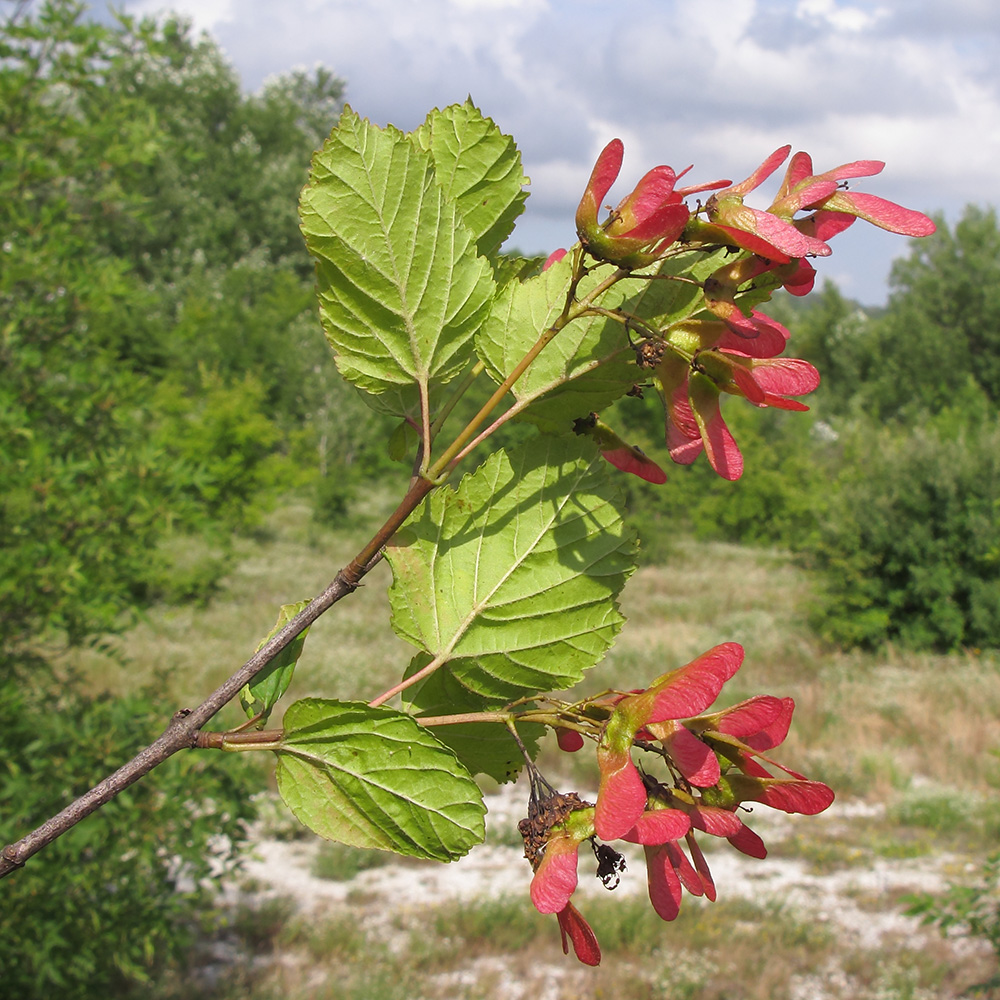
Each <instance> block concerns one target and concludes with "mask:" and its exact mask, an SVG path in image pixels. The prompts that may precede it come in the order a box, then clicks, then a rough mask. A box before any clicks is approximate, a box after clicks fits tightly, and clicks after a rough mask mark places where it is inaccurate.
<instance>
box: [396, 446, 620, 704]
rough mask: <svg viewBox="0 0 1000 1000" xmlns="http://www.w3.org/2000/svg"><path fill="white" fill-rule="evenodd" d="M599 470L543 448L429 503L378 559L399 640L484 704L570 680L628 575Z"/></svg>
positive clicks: (614, 498) (581, 456)
mask: <svg viewBox="0 0 1000 1000" xmlns="http://www.w3.org/2000/svg"><path fill="white" fill-rule="evenodd" d="M608 468H609V467H608V465H607V463H606V462H605V461H604V460H603V459H602V458H601V457H600V455H599V453H598V450H597V448H596V446H595V445H594V444H593V442H591V441H589V440H585V439H582V438H578V437H573V436H571V435H568V436H566V437H559V438H557V437H550V436H542V437H540V438H537V439H534V440H532V441H530V442H528V443H527V444H526V445H524V446H521V447H519V448H517V449H515V450H512V451H510V452H507V451H499V452H496V453H495V454H494V455H492V456H491V457H490V459H489V460H488V461H487V462H486V463H485V464H484V465H483V466H482V467H480V468H479V469H478V470H477V471H476V472H475V473H474V474H473V475H470V476H466V477H465V478H464V479H463V480H462V482H461V484H460V485H459V487H458V489H457V490H453V489H451V488H450V487H442V488H441V489H438V490H436V491H435V492H434V493H432V494H431V495H430V496H429V497H428V498H427V499H426V500H424V502H423V503H422V504H421V506H420V507H418V508H417V510H416V511H415V512H414V514H413V515H412V516H411V518H410V519H409V520H408V521H407V522H406V524H405V525H404V526H403V528H402V529H401V530H400V531H398V532H397V533H396V535H395V536H394V537H393V540H392V542H391V543H390V544H389V546H388V548H387V550H386V555H387V557H388V559H389V561H390V563H391V565H392V569H393V577H394V579H393V584H392V586H391V587H390V590H389V599H390V603H391V605H392V626H393V628H394V629H395V631H396V633H397V634H398V635H399V636H401V637H402V638H404V639H406V640H407V641H409V642H411V643H413V644H414V645H415V646H417V647H418V648H419V649H422V650H424V651H425V652H426V653H429V654H430V655H431V657H433V658H437V659H440V660H441V661H442V662H443V663H445V664H447V665H446V666H445V667H442V668H441V669H446V670H448V671H449V672H450V673H451V674H452V675H453V676H454V677H455V678H456V679H457V680H458V681H459V682H460V683H461V684H463V685H464V686H465V687H467V688H469V689H470V690H471V691H474V692H476V693H477V694H480V695H483V696H484V697H486V698H489V699H498V700H500V701H510V700H513V699H515V698H517V697H520V696H521V695H524V694H531V693H535V692H538V691H548V690H555V689H559V688H563V687H568V686H570V685H571V684H575V683H576V682H577V681H579V680H580V679H581V677H582V676H583V671H584V670H587V669H588V668H590V667H592V666H593V665H594V664H595V663H597V662H598V661H599V660H600V659H601V658H602V657H603V656H604V654H605V653H606V652H607V650H608V649H609V648H610V646H611V643H612V642H613V641H614V637H615V636H616V635H617V633H618V630H619V629H620V628H621V625H622V623H623V621H624V618H623V616H622V614H621V612H620V611H619V610H618V605H617V601H616V598H617V596H618V594H619V592H620V591H621V588H622V587H623V586H624V584H625V580H626V579H627V577H628V576H629V574H630V573H631V572H632V571H633V569H634V568H635V539H634V535H633V532H632V531H631V529H629V528H626V526H625V524H624V522H623V519H622V518H623V502H622V498H621V494H620V492H619V490H618V488H617V486H615V485H614V484H613V483H612V481H611V479H610V476H609V474H608Z"/></svg>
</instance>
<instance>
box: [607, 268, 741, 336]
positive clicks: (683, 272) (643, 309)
mask: <svg viewBox="0 0 1000 1000" xmlns="http://www.w3.org/2000/svg"><path fill="white" fill-rule="evenodd" d="M731 259H732V254H731V253H730V251H728V250H726V249H722V250H718V251H716V252H715V253H711V254H706V253H703V252H701V251H695V250H692V251H690V252H687V253H680V254H675V255H674V256H671V257H667V258H666V259H665V260H663V261H661V262H660V263H659V264H658V265H656V266H655V267H654V268H652V269H651V270H652V271H653V272H654V273H656V274H658V275H660V277H658V278H656V279H655V280H652V281H643V282H642V283H641V285H640V287H639V289H638V291H637V292H636V293H635V294H632V295H631V297H630V298H629V299H628V301H627V302H625V303H624V305H623V306H622V308H623V309H624V310H626V311H627V312H629V313H632V314H633V315H634V316H638V317H639V318H640V319H644V320H645V321H646V322H647V323H650V324H652V325H653V326H655V327H658V328H660V329H661V330H662V329H664V328H665V327H667V326H669V325H670V324H671V323H677V322H679V321H680V320H682V319H686V318H687V317H688V316H690V315H691V314H692V313H693V312H694V311H695V310H696V309H699V308H700V307H701V305H702V289H701V286H700V285H698V284H693V283H692V280H693V281H694V282H703V281H704V280H705V279H706V278H707V277H709V276H710V275H711V274H713V273H714V272H715V271H717V270H718V269H719V268H720V267H722V265H723V264H724V263H726V261H727V260H731ZM674 276H677V277H681V278H686V279H692V280H687V281H671V280H669V279H670V277H674Z"/></svg>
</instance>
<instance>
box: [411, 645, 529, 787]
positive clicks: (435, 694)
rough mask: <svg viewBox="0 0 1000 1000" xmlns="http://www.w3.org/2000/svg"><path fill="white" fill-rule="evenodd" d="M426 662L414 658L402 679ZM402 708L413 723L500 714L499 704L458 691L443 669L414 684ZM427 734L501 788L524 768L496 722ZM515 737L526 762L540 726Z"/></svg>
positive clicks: (423, 656) (524, 726) (523, 727)
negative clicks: (415, 720)
mask: <svg viewBox="0 0 1000 1000" xmlns="http://www.w3.org/2000/svg"><path fill="white" fill-rule="evenodd" d="M429 662H430V656H428V654H427V653H417V655H416V656H415V657H414V658H413V660H412V661H411V662H410V666H409V667H408V668H407V670H406V673H405V675H404V676H406V677H410V676H412V675H413V674H415V673H416V672H417V671H418V670H420V669H421V668H423V667H425V666H427V664H428V663H429ZM403 701H404V704H405V705H406V707H407V708H408V709H409V710H411V711H414V710H416V715H417V718H428V717H431V716H439V715H458V714H460V713H462V714H464V713H466V712H488V711H492V710H496V709H501V708H503V707H504V706H503V702H502V701H497V700H496V699H489V698H484V697H483V696H482V695H478V694H474V693H473V692H472V691H470V690H469V689H468V688H465V687H463V686H462V685H461V684H459V682H458V681H457V680H455V678H454V676H453V675H452V674H451V672H450V671H448V670H447V669H443V670H436V671H435V672H434V673H432V674H431V675H430V676H429V677H427V678H426V679H425V680H423V681H421V682H420V683H419V684H416V685H414V686H413V687H412V688H408V689H407V690H406V691H405V692H404V693H403ZM428 728H429V729H430V731H431V732H432V733H433V734H434V735H435V736H436V737H437V738H438V739H439V740H440V741H441V742H442V743H443V744H444V745H445V746H447V747H450V748H451V749H452V750H454V752H455V756H456V757H458V759H459V760H460V761H461V762H462V763H463V764H464V765H465V767H466V768H467V769H468V771H469V773H470V774H488V775H489V776H490V777H491V778H493V780H494V781H498V782H500V783H501V784H503V783H504V782H506V781H513V780H514V779H515V778H516V777H517V775H518V773H519V772H520V770H521V768H522V767H523V766H524V756H523V755H522V753H521V750H520V748H519V747H518V745H517V744H516V743H515V742H514V738H513V736H511V734H510V730H508V729H507V727H506V726H505V725H503V724H502V723H498V722H460V723H457V724H454V725H446V726H429V727H428ZM517 733H518V736H520V738H521V742H522V743H524V745H525V748H526V749H527V750H528V752H529V753H530V754H531V757H532V759H534V757H535V755H536V754H537V753H538V741H539V740H540V739H541V738H542V736H544V735H545V726H541V725H538V724H537V723H518V726H517Z"/></svg>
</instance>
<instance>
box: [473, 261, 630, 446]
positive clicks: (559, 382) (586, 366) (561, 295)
mask: <svg viewBox="0 0 1000 1000" xmlns="http://www.w3.org/2000/svg"><path fill="white" fill-rule="evenodd" d="M613 273H614V268H613V267H611V266H610V265H607V266H602V267H599V268H597V269H596V270H595V271H594V272H593V273H592V274H591V275H589V276H588V277H586V278H584V280H583V281H581V283H580V286H579V288H578V292H577V294H578V297H579V296H582V295H585V294H586V293H587V291H588V290H589V289H591V288H593V287H594V286H595V285H596V284H598V283H599V282H600V281H602V280H604V279H605V278H607V277H608V276H609V275H611V274H613ZM570 276H571V264H570V258H569V257H568V256H567V257H565V258H563V260H561V261H559V262H557V263H555V264H553V265H552V266H551V267H550V268H549V269H548V270H547V271H544V272H542V273H541V274H539V275H536V276H535V277H534V278H529V279H528V280H527V281H524V282H511V283H510V284H507V285H505V286H504V287H503V288H502V289H501V290H500V292H499V294H498V295H497V298H496V301H495V302H494V304H493V309H492V311H491V313H490V316H489V319H488V320H487V321H486V323H485V324H484V325H483V327H482V329H481V330H480V331H479V334H478V335H477V337H476V350H477V352H478V354H479V356H480V358H482V360H483V361H484V362H485V364H486V369H487V371H488V372H489V374H490V376H491V377H492V378H493V379H494V380H495V381H497V382H501V381H503V379H504V377H505V376H506V374H507V372H509V371H510V370H511V369H512V368H513V367H514V366H515V365H516V364H517V362H519V361H520V360H521V358H523V357H524V355H525V354H526V353H527V351H528V349H529V348H530V347H531V346H532V345H533V344H534V343H535V341H536V340H537V339H538V337H539V335H540V334H541V333H542V332H543V331H544V330H547V329H548V328H549V327H550V326H551V325H552V324H553V323H554V322H555V321H556V319H558V317H559V315H560V314H561V312H562V310H563V306H564V304H565V301H566V293H567V291H568V290H569V286H570ZM642 284H644V283H642ZM642 284H640V283H639V282H638V281H637V280H636V279H634V278H629V279H625V280H623V281H620V282H618V283H617V284H616V285H615V286H614V287H613V288H612V289H611V290H610V291H609V292H607V293H606V294H605V295H604V296H603V297H602V298H601V300H600V303H599V304H600V305H601V306H602V307H604V308H606V309H614V308H616V307H617V306H619V305H620V304H621V303H622V301H623V299H624V298H625V297H626V295H629V294H632V295H634V294H637V293H638V292H639V291H641V289H642ZM634 362H635V355H634V354H633V352H632V350H631V348H630V346H629V342H628V337H627V336H626V334H625V330H624V327H623V325H622V324H621V323H620V322H616V321H615V320H611V319H607V318H606V317H604V316H584V317H581V318H580V319H576V320H574V321H573V322H572V323H569V324H568V325H567V326H566V327H564V328H563V329H562V330H560V331H559V333H558V334H557V335H556V336H555V337H554V338H553V340H552V342H551V343H549V344H548V345H546V347H545V349H544V350H543V351H542V353H541V354H540V355H539V356H538V358H537V359H536V360H535V361H534V362H533V363H532V365H531V367H530V369H529V370H528V371H527V372H525V374H524V375H522V376H521V378H520V379H518V381H517V382H516V383H515V384H514V388H513V393H514V396H515V398H516V399H517V400H518V401H531V402H532V403H533V405H532V406H531V408H530V409H529V411H528V413H526V414H525V416H526V417H528V418H529V419H534V420H536V422H538V423H539V424H540V425H541V426H542V427H543V428H545V429H549V430H567V429H568V428H569V425H570V424H571V423H572V421H573V420H574V419H575V418H576V417H581V416H586V414H588V413H590V412H591V411H592V410H602V409H604V408H605V407H606V406H608V405H609V404H610V403H613V402H614V401H615V400H616V399H618V398H619V397H621V396H623V395H625V393H626V392H628V390H629V389H630V388H631V387H632V386H633V385H634V384H635V382H636V381H638V380H639V375H640V373H639V372H638V370H637V369H636V366H635V363H634ZM542 397H544V399H543V398H542Z"/></svg>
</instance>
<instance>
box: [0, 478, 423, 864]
mask: <svg viewBox="0 0 1000 1000" xmlns="http://www.w3.org/2000/svg"><path fill="white" fill-rule="evenodd" d="M427 487H428V489H429V488H430V484H427ZM417 492H419V491H415V490H414V489H413V488H411V490H410V492H409V493H407V496H406V499H404V501H403V503H402V504H400V506H399V508H397V509H396V510H395V511H394V512H393V514H392V515H391V516H390V518H389V520H388V521H386V523H385V525H383V526H382V528H380V529H379V531H378V532H377V533H376V534H375V535H374V536H373V538H372V541H371V542H369V544H368V545H367V546H366V547H365V548H364V549H363V550H362V553H360V554H359V556H358V558H357V559H355V560H353V561H352V562H351V563H350V565H349V566H347V567H346V568H345V569H342V570H341V571H340V572H339V573H338V574H337V575H336V577H335V578H334V580H333V582H332V583H331V584H330V585H329V586H328V587H327V588H326V590H324V591H323V593H322V594H320V595H319V596H318V597H315V598H313V600H312V601H311V602H310V603H309V604H308V605H307V606H306V607H305V608H303V609H302V611H301V612H300V613H299V614H297V615H296V616H295V617H294V618H293V619H292V620H291V621H290V622H289V623H288V624H287V625H286V626H285V627H284V628H283V629H282V630H281V631H280V632H278V633H277V635H275V636H274V637H273V638H271V639H270V640H269V641H268V642H266V643H265V644H264V645H263V646H261V648H260V649H259V650H257V652H256V653H254V654H253V656H251V657H250V659H249V660H247V661H246V663H244V664H243V666H242V667H240V669H239V670H237V671H236V673H234V674H233V675H232V676H231V677H229V678H228V679H227V680H226V681H224V682H223V683H222V684H220V685H219V687H217V688H216V689H215V690H214V691H213V692H212V693H211V694H210V695H209V696H208V697H207V698H206V699H205V700H204V701H203V702H202V703H201V704H200V705H199V706H198V707H197V708H194V709H181V711H179V712H177V713H176V714H175V715H174V717H173V718H172V719H171V720H170V724H169V725H168V726H167V728H166V729H165V730H164V731H163V733H162V734H161V735H160V737H159V738H158V739H156V740H155V741H154V742H153V743H151V744H150V745H149V746H147V747H146V748H145V749H143V750H140V751H139V753H137V754H136V755H135V757H133V758H132V759H131V760H130V761H129V762H128V763H127V764H124V765H122V766H121V767H120V768H118V770H117V771H115V772H114V774H111V775H109V776H108V777H107V778H105V779H104V780H103V781H101V782H99V783H98V784H97V785H95V786H94V787H93V788H91V789H90V791H88V792H84V794H83V795H81V796H80V797H79V798H78V799H76V800H74V801H73V802H71V803H70V804H69V805H68V806H67V807H66V808H65V809H63V810H62V812H59V813H57V814H56V815H55V816H53V817H52V818H51V819H48V820H46V821H45V822H44V823H43V824H42V825H41V826H39V827H38V828H37V829H35V830H32V832H31V833H29V834H28V835H27V836H26V837H22V838H21V839H20V840H18V841H17V842H16V843H13V844H8V845H7V846H6V847H4V848H3V850H2V851H0V878H3V877H4V876H5V875H9V874H10V873H11V872H12V871H15V870H16V869H18V868H23V867H24V864H25V862H26V861H27V860H28V859H29V858H30V857H31V856H32V855H34V854H37V853H38V852H39V851H40V850H41V849H42V848H43V847H45V846H46V845H47V844H51V843H52V841H53V840H55V839H56V838H57V837H61V836H62V835H63V834H64V833H66V832H67V831H68V830H70V829H72V828H73V827H74V826H76V824H77V823H79V822H80V820H82V819H85V818H86V817H87V816H89V815H90V814H91V813H92V812H95V811H96V810H98V809H100V808H101V806H103V805H106V804H107V803H108V802H110V801H111V800H112V799H113V798H114V797H115V796H116V795H117V794H118V793H119V792H122V791H124V790H125V789H126V788H128V786H129V785H131V784H134V783H135V782H136V781H138V780H139V779H140V778H142V777H143V776H144V775H146V774H149V772H150V771H152V770H153V768H154V767H156V766H157V765H159V764H162V763H163V762H164V761H165V760H166V759H167V758H168V757H172V756H173V755H174V754H175V753H177V751H178V750H187V749H191V748H193V747H194V746H195V745H196V743H197V740H198V732H199V730H200V729H201V727H202V726H204V725H205V724H206V723H208V721H209V720H210V719H211V718H212V716H214V715H215V714H216V712H218V711H219V710H220V709H221V708H222V707H223V706H224V705H226V704H228V703H229V702H230V701H232V699H233V698H235V697H236V695H238V694H239V692H240V690H241V689H242V688H243V685H244V684H247V683H248V682H249V681H251V680H252V679H253V678H254V676H256V674H258V673H259V672H260V671H261V670H263V669H264V667H266V666H267V665H268V663H270V662H271V660H273V659H274V657H275V656H277V655H278V653H280V652H281V650H282V649H284V648H285V646H287V645H288V644H289V643H290V642H291V641H292V640H293V639H294V638H295V637H296V636H297V635H298V634H299V633H300V632H301V631H302V630H303V629H304V628H306V626H308V625H311V624H312V623H313V622H314V621H316V619H317V618H319V617H320V615H322V614H323V613H324V612H325V611H328V610H329V609H330V608H331V607H333V605H334V604H336V603H337V601H339V600H340V599H341V598H343V597H346V596H347V595H348V594H351V593H353V592H354V591H355V590H357V587H358V582H359V581H360V580H361V578H362V577H364V576H365V575H366V574H367V573H368V572H369V571H370V570H371V569H373V568H374V567H375V565H376V564H377V563H378V562H379V561H380V560H381V558H382V546H383V545H384V544H385V542H386V541H387V540H388V538H389V537H390V536H391V535H392V532H393V531H395V529H396V527H398V525H399V524H401V523H402V521H403V520H405V519H406V517H407V516H408V515H409V514H410V513H411V512H412V510H413V508H414V507H416V505H417V503H419V502H420V499H422V498H423V495H424V493H426V490H425V491H423V493H420V496H419V497H417V496H416V493H417ZM404 506H408V507H409V509H408V510H406V512H405V514H403V515H402V516H400V513H401V511H402V509H403V508H404ZM390 526H391V527H390ZM379 539H381V541H379ZM366 554H367V555H366ZM362 558H364V561H363V562H362V561H360V560H361V559H362Z"/></svg>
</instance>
